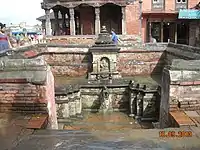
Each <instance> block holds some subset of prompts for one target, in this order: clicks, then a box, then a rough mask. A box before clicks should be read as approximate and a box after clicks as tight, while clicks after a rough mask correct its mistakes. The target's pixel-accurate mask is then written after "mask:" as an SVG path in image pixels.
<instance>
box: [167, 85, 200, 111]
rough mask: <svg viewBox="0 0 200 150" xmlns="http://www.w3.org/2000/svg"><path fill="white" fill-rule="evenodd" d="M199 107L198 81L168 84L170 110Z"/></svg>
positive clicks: (199, 92)
mask: <svg viewBox="0 0 200 150" xmlns="http://www.w3.org/2000/svg"><path fill="white" fill-rule="evenodd" d="M199 109H200V81H194V82H180V83H179V84H177V85H170V111H175V110H184V111H185V110H199Z"/></svg>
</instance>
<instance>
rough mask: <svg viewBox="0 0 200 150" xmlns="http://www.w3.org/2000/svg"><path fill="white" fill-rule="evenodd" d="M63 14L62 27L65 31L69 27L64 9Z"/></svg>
mask: <svg viewBox="0 0 200 150" xmlns="http://www.w3.org/2000/svg"><path fill="white" fill-rule="evenodd" d="M61 14H62V29H63V31H64V32H66V28H67V26H66V12H64V11H62V12H61Z"/></svg>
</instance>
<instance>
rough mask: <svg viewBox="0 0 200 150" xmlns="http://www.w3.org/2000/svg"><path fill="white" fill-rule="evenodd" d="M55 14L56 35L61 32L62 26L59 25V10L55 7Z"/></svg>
mask: <svg viewBox="0 0 200 150" xmlns="http://www.w3.org/2000/svg"><path fill="white" fill-rule="evenodd" d="M53 12H54V16H55V35H59V33H60V29H59V28H60V27H59V20H58V10H57V9H54V10H53Z"/></svg>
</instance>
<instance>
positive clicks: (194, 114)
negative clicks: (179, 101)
mask: <svg viewBox="0 0 200 150" xmlns="http://www.w3.org/2000/svg"><path fill="white" fill-rule="evenodd" d="M184 112H185V113H186V115H188V116H189V117H200V115H199V114H198V113H197V112H196V111H184Z"/></svg>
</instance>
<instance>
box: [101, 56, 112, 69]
mask: <svg viewBox="0 0 200 150" xmlns="http://www.w3.org/2000/svg"><path fill="white" fill-rule="evenodd" d="M100 72H110V60H109V59H108V58H107V57H103V58H102V59H101V60H100Z"/></svg>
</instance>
